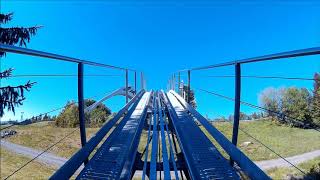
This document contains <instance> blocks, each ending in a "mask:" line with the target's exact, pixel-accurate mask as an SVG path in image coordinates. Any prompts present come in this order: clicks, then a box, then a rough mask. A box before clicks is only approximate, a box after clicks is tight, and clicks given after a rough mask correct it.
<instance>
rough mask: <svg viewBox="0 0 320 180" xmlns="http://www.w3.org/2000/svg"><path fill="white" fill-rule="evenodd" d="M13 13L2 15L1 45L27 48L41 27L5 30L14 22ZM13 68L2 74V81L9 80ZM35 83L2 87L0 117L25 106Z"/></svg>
mask: <svg viewBox="0 0 320 180" xmlns="http://www.w3.org/2000/svg"><path fill="white" fill-rule="evenodd" d="M12 16H13V13H8V14H2V13H0V25H1V26H0V43H2V44H6V45H16V44H18V45H19V46H24V47H26V46H27V42H28V43H29V42H30V38H31V36H33V35H35V34H36V32H37V30H38V29H39V28H40V26H34V27H28V28H25V27H10V28H4V27H3V25H4V24H6V23H8V22H9V21H11V20H12ZM5 55H6V54H5V52H0V58H2V57H3V56H5ZM12 72H13V68H9V69H6V70H4V71H2V72H0V80H1V79H5V78H9V77H10V76H11V75H12ZM34 84H35V82H30V81H28V82H27V83H26V84H24V85H17V86H6V87H0V117H2V116H3V115H4V110H5V109H7V110H8V111H12V112H13V113H15V107H18V106H20V105H22V104H23V101H24V100H25V96H24V91H29V90H30V88H31V87H32V86H33V85H34Z"/></svg>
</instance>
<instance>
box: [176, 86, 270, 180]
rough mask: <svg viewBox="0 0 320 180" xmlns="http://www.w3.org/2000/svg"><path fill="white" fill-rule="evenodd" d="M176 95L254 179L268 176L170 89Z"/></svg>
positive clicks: (267, 178) (267, 179)
mask: <svg viewBox="0 0 320 180" xmlns="http://www.w3.org/2000/svg"><path fill="white" fill-rule="evenodd" d="M170 93H171V94H172V95H173V96H175V97H176V98H177V99H178V101H179V102H180V104H181V105H182V106H184V107H185V108H186V109H187V110H188V111H189V112H190V113H191V114H192V116H193V117H195V118H196V119H197V120H198V121H199V122H200V123H201V124H202V125H203V127H204V128H205V129H206V130H207V131H208V132H209V133H210V135H211V136H212V137H213V138H214V139H215V140H216V141H217V142H218V143H219V145H220V146H221V147H222V148H223V149H224V150H225V151H226V152H227V154H228V155H230V157H231V158H232V159H233V160H234V161H235V162H236V163H237V164H238V165H239V167H240V168H241V169H242V170H243V171H244V172H246V173H247V174H248V175H249V176H250V177H251V178H252V179H265V180H269V179H270V177H268V176H267V175H266V174H265V173H264V172H263V171H262V170H261V169H260V168H259V167H258V166H257V165H256V164H255V163H254V162H252V161H251V160H250V159H249V158H248V157H247V156H246V155H245V154H244V153H243V152H241V151H240V150H239V149H238V148H237V147H236V146H235V145H234V144H232V143H231V142H230V141H229V140H228V138H226V137H225V136H224V135H223V134H222V133H221V132H220V131H219V130H218V129H216V128H215V127H214V126H213V125H212V124H210V123H209V122H208V120H207V119H206V118H204V117H203V116H202V115H201V114H200V113H199V112H197V111H196V110H195V109H194V108H192V107H191V106H190V105H189V104H188V103H187V102H186V101H185V100H184V99H183V98H182V97H181V96H179V95H178V94H177V93H176V92H174V91H170Z"/></svg>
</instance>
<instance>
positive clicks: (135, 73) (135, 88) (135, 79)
mask: <svg viewBox="0 0 320 180" xmlns="http://www.w3.org/2000/svg"><path fill="white" fill-rule="evenodd" d="M134 94H135V95H136V94H137V71H134Z"/></svg>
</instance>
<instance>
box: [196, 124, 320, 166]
mask: <svg viewBox="0 0 320 180" xmlns="http://www.w3.org/2000/svg"><path fill="white" fill-rule="evenodd" d="M213 124H214V126H215V127H216V128H217V129H219V130H220V131H221V132H222V133H223V134H224V135H225V136H226V137H228V139H229V140H230V139H231V135H232V125H231V124H230V123H229V122H215V123H213ZM201 128H202V129H204V128H203V127H201ZM240 128H241V129H243V130H245V131H247V132H248V133H249V134H251V135H252V136H253V137H255V138H257V139H258V140H260V141H261V142H262V143H264V144H266V145H267V146H268V147H270V148H271V149H273V150H275V151H276V152H278V153H279V154H281V155H282V156H284V157H289V156H293V155H298V154H302V153H305V152H310V151H313V150H317V149H320V143H318V142H320V133H319V132H318V131H315V130H312V129H299V128H293V127H289V126H285V125H278V124H276V123H275V122H272V121H268V120H260V121H251V122H248V121H245V122H240ZM206 134H207V133H206ZM210 139H211V140H212V141H213V138H212V137H210ZM246 141H250V142H253V144H250V145H248V146H242V145H241V144H242V143H243V142H246ZM213 142H214V141H213ZM238 146H240V149H241V150H242V151H243V152H244V153H245V154H246V155H247V156H249V158H251V159H252V160H254V161H261V160H268V159H276V158H279V157H278V156H277V155H276V154H274V153H273V152H271V151H270V150H268V149H267V148H265V147H264V146H263V145H261V144H260V143H259V142H257V141H255V140H254V139H252V138H251V137H249V136H247V135H246V134H245V133H243V132H241V131H240V130H239V139H238Z"/></svg>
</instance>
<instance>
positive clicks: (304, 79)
mask: <svg viewBox="0 0 320 180" xmlns="http://www.w3.org/2000/svg"><path fill="white" fill-rule="evenodd" d="M204 77H209V78H211V77H212V78H233V77H235V75H222V76H204ZM241 77H244V78H259V79H286V80H302V81H315V80H316V79H313V78H302V77H281V76H255V75H243V76H241Z"/></svg>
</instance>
